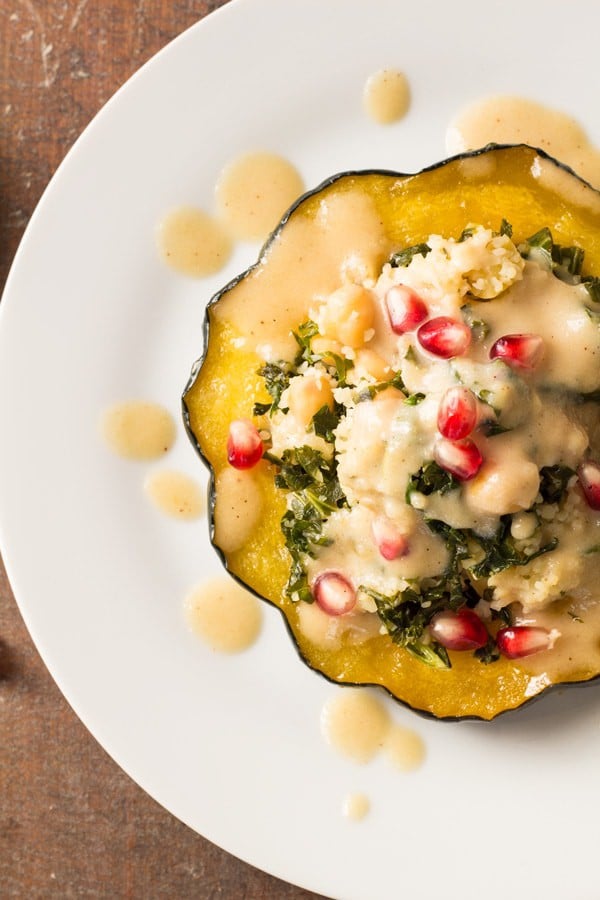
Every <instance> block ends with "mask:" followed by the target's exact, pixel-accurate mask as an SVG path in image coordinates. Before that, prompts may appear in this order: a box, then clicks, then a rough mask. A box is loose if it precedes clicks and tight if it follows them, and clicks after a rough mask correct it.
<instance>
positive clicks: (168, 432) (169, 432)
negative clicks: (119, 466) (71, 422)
mask: <svg viewBox="0 0 600 900" xmlns="http://www.w3.org/2000/svg"><path fill="white" fill-rule="evenodd" d="M101 428H102V433H103V436H104V440H105V441H106V443H107V445H108V446H109V447H110V449H111V450H113V451H114V452H115V453H116V454H117V455H118V456H122V457H124V458H125V459H136V460H150V459H157V458H158V457H160V456H163V455H164V454H165V453H167V452H168V451H169V450H170V449H171V447H172V446H173V444H174V442H175V436H176V430H175V422H174V420H173V417H172V415H171V413H170V412H169V411H168V410H167V409H165V408H164V407H163V406H160V405H159V404H157V403H149V402H146V401H138V400H134V401H129V402H125V403H118V404H116V405H114V406H112V407H110V408H109V409H107V410H106V411H105V413H104V415H103V417H102V422H101Z"/></svg>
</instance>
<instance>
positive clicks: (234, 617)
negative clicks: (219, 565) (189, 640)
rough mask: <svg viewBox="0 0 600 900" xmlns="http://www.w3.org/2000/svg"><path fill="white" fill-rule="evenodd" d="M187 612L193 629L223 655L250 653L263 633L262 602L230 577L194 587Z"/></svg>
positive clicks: (186, 606) (215, 579)
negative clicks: (250, 648) (248, 650)
mask: <svg viewBox="0 0 600 900" xmlns="http://www.w3.org/2000/svg"><path fill="white" fill-rule="evenodd" d="M184 609H185V617H186V620H187V623H188V625H189V627H190V629H191V630H192V631H193V632H194V633H195V634H197V635H198V636H199V637H201V638H202V639H203V640H204V641H205V642H206V643H207V644H209V645H210V646H211V647H212V649H213V650H218V651H220V652H221V653H240V652H241V651H242V650H246V649H247V648H248V647H250V646H251V645H252V644H253V643H254V641H255V640H256V639H257V637H258V635H259V632H260V627H261V623H262V611H261V608H260V604H259V601H258V600H257V599H256V597H254V596H253V595H252V594H250V593H249V591H247V590H245V589H244V588H243V587H241V586H240V585H239V584H237V582H235V581H233V580H232V579H231V578H229V577H226V576H219V577H217V578H211V579H209V580H207V581H205V582H203V583H202V584H200V585H198V587H196V588H194V590H193V591H192V592H191V593H190V594H189V595H188V597H187V598H186V600H185V607H184Z"/></svg>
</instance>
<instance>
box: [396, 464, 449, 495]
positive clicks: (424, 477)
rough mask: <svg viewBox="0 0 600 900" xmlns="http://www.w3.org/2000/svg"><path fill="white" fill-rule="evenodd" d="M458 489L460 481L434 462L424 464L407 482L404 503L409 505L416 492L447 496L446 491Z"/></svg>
mask: <svg viewBox="0 0 600 900" xmlns="http://www.w3.org/2000/svg"><path fill="white" fill-rule="evenodd" d="M459 487H460V481H458V479H456V478H455V477H454V475H451V474H450V472H446V470H445V469H442V467H441V466H439V465H438V464H437V463H436V462H434V460H431V462H426V463H425V464H424V465H422V466H421V468H420V469H419V471H418V472H416V473H415V474H414V475H411V477H410V478H409V480H408V485H407V488H406V502H407V503H410V497H411V494H414V493H415V491H417V492H418V493H419V494H425V496H426V497H428V496H429V495H430V494H447V493H448V491H454V490H456V489H457V488H459Z"/></svg>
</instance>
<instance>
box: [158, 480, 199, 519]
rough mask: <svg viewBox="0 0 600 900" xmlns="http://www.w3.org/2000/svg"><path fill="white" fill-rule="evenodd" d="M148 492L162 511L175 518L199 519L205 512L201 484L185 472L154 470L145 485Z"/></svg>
mask: <svg viewBox="0 0 600 900" xmlns="http://www.w3.org/2000/svg"><path fill="white" fill-rule="evenodd" d="M144 490H145V491H146V494H147V495H148V497H149V498H150V500H152V502H153V503H154V505H155V506H156V507H157V508H158V509H160V511H161V512H163V513H165V514H166V515H167V516H171V517H172V518H174V519H185V520H190V519H198V518H199V517H200V516H201V515H202V513H203V512H204V495H203V493H202V490H201V489H200V485H199V484H198V482H197V481H195V480H194V479H193V478H190V477H189V476H188V475H184V474H183V472H175V471H173V470H171V469H161V470H160V471H159V472H152V473H151V474H150V475H149V476H148V478H147V479H146V483H145V485H144Z"/></svg>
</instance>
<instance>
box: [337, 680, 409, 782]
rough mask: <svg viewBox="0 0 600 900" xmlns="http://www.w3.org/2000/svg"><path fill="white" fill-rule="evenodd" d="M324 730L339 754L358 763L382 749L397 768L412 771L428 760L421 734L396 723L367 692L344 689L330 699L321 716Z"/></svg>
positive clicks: (368, 759) (364, 761)
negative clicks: (425, 759)
mask: <svg viewBox="0 0 600 900" xmlns="http://www.w3.org/2000/svg"><path fill="white" fill-rule="evenodd" d="M321 729H322V732H323V736H324V737H325V739H326V741H327V742H328V743H329V744H330V745H331V746H332V747H333V748H334V749H335V750H337V751H338V753H340V754H341V755H342V756H346V757H348V758H349V759H352V760H354V762H357V763H367V762H369V761H370V760H371V759H373V757H374V756H376V755H377V753H379V751H381V750H383V752H384V753H385V754H386V756H387V757H388V759H389V760H390V762H391V763H392V765H393V766H394V767H395V768H396V769H399V770H400V771H403V772H409V771H411V770H413V769H416V768H418V767H419V766H420V765H421V763H422V762H423V760H424V758H425V745H424V743H423V739H422V738H421V737H420V735H418V734H417V733H416V732H415V731H412V730H411V729H410V728H404V727H403V726H401V725H396V724H394V723H393V722H392V721H391V719H390V717H389V715H388V713H387V710H386V708H385V706H384V705H383V703H381V701H380V700H378V699H377V698H376V697H373V696H372V695H371V694H369V693H368V692H366V691H362V690H358V689H354V690H347V689H344V690H343V691H342V692H341V693H340V694H335V695H334V696H333V697H331V698H330V699H329V700H328V701H327V702H326V703H325V705H324V707H323V711H322V713H321Z"/></svg>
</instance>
